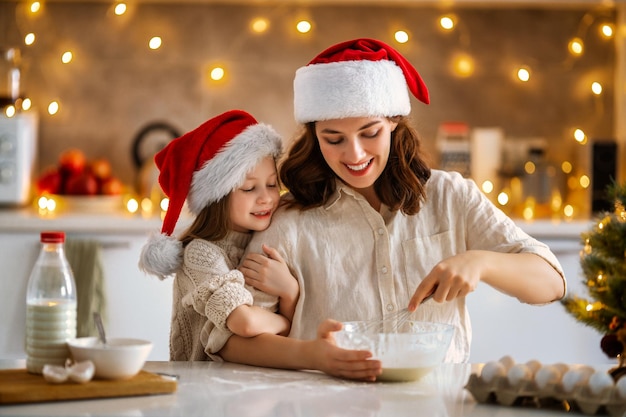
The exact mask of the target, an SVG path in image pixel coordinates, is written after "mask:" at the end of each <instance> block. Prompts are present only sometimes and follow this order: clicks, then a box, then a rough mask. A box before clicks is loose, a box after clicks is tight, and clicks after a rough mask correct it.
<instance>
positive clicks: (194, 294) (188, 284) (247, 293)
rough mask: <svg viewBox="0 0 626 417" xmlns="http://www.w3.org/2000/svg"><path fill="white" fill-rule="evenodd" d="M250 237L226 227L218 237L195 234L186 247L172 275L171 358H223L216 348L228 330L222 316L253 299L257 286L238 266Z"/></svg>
mask: <svg viewBox="0 0 626 417" xmlns="http://www.w3.org/2000/svg"><path fill="white" fill-rule="evenodd" d="M251 236H252V235H251V234H249V233H238V232H230V233H229V234H228V236H226V238H224V239H223V240H221V241H216V242H209V241H206V240H202V239H195V240H193V241H192V242H190V243H189V244H188V245H187V246H186V247H185V251H184V255H183V265H182V267H181V269H180V270H179V271H178V272H177V274H176V278H175V280H174V293H173V306H172V322H171V331H170V360H174V361H181V360H183V361H200V360H219V361H221V360H222V359H221V358H220V357H219V356H217V355H215V353H216V352H219V351H220V349H221V348H222V347H223V346H224V344H225V343H226V341H227V340H228V338H229V337H230V336H231V335H232V333H231V332H230V331H229V330H228V329H227V328H226V318H227V317H228V315H229V314H230V313H231V312H232V311H233V310H234V309H235V308H236V307H238V306H240V305H243V304H248V305H250V304H252V303H253V294H252V293H253V292H255V291H254V289H253V288H248V287H246V286H245V283H244V278H243V275H242V274H241V272H239V271H238V270H237V269H236V267H237V265H238V264H239V261H240V260H241V257H242V255H243V252H244V249H245V247H246V245H247V244H248V242H249V241H250V238H251Z"/></svg>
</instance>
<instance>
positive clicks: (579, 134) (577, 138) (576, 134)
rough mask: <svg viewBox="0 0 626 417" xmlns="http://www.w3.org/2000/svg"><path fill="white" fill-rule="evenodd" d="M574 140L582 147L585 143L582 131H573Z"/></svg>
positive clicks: (585, 137) (585, 138)
mask: <svg viewBox="0 0 626 417" xmlns="http://www.w3.org/2000/svg"><path fill="white" fill-rule="evenodd" d="M574 140H575V141H576V142H578V143H580V144H581V145H584V144H585V143H587V135H585V132H584V131H583V130H582V129H576V130H574Z"/></svg>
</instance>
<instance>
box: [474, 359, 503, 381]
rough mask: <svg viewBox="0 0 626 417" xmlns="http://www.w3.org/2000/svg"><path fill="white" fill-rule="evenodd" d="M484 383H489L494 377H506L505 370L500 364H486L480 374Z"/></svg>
mask: <svg viewBox="0 0 626 417" xmlns="http://www.w3.org/2000/svg"><path fill="white" fill-rule="evenodd" d="M480 376H481V378H482V379H483V381H485V382H491V381H493V379H494V378H495V377H498V376H506V368H505V367H504V365H503V364H502V363H501V362H493V361H491V362H487V363H486V364H485V366H483V369H482V371H481V374H480Z"/></svg>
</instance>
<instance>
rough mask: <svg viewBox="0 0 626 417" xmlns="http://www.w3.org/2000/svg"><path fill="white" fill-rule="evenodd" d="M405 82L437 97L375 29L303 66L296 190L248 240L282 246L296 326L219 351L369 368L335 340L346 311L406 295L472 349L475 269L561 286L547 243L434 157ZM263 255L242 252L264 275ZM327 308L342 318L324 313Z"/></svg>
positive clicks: (454, 349) (536, 287) (354, 316)
mask: <svg viewBox="0 0 626 417" xmlns="http://www.w3.org/2000/svg"><path fill="white" fill-rule="evenodd" d="M407 87H408V90H410V91H411V92H412V93H413V95H414V96H415V97H417V98H418V99H419V100H420V101H422V102H424V103H426V104H427V103H428V102H429V97H428V90H427V88H426V86H425V85H424V82H423V81H422V79H421V77H420V76H419V74H418V73H417V71H416V70H415V69H414V68H413V66H412V65H411V64H410V63H409V62H408V61H406V59H404V57H402V55H400V54H399V53H398V52H397V51H395V50H394V49H392V48H391V47H390V46H388V45H386V44H384V43H382V42H380V41H376V40H373V39H357V40H354V41H348V42H344V43H341V44H338V45H335V46H333V47H331V48H329V49H327V50H326V51H324V52H322V53H321V54H320V55H318V56H317V57H316V58H315V59H313V61H311V62H310V63H309V64H308V65H307V66H305V67H303V68H300V69H299V70H298V71H297V72H296V77H295V80H294V106H295V116H296V119H297V121H298V122H300V123H303V124H304V125H305V131H304V133H303V134H302V135H301V136H300V137H299V138H298V139H297V140H296V141H295V142H294V143H293V145H292V147H291V149H290V151H289V154H288V157H287V158H286V160H285V161H284V163H283V164H282V166H281V167H280V177H281V181H282V182H283V184H284V185H285V186H286V187H287V189H288V190H289V191H290V194H288V195H287V196H286V197H285V203H286V204H285V206H284V207H283V208H282V209H281V210H279V211H278V212H277V213H276V215H275V217H274V220H273V222H272V225H271V226H270V227H269V228H268V229H267V230H266V231H264V232H261V233H258V234H256V235H255V236H254V238H253V239H252V241H251V243H250V245H249V246H248V251H249V252H253V253H261V249H260V248H261V244H267V245H270V246H273V247H275V248H276V249H277V250H278V252H279V253H281V255H282V256H283V258H284V260H285V261H286V262H287V264H288V265H289V267H290V269H291V272H292V273H293V275H294V276H295V277H296V278H297V279H298V282H299V285H300V297H299V301H298V304H297V307H296V311H295V315H294V317H293V322H292V327H291V332H290V337H291V338H292V339H281V338H280V337H278V336H270V335H263V336H261V337H258V338H254V339H248V340H246V341H244V340H242V339H241V338H237V337H231V338H230V339H229V341H228V342H227V344H226V345H225V348H224V349H223V350H222V351H221V356H222V357H223V358H225V359H226V360H229V361H235V362H244V363H249V364H255V365H262V366H273V367H283V368H313V369H319V370H322V371H324V372H327V373H329V374H331V375H336V376H341V377H346V378H356V379H364V380H374V379H375V378H376V376H377V375H378V374H379V373H380V363H379V362H378V361H373V360H367V359H368V358H369V356H368V354H369V352H360V351H345V350H342V349H339V348H338V347H336V346H334V343H333V338H332V332H333V331H336V330H338V329H340V328H341V324H340V323H338V322H337V321H346V320H359V319H360V320H365V319H377V318H378V319H380V318H382V317H383V316H385V315H386V314H389V313H393V312H395V311H397V310H398V309H401V308H404V307H407V306H408V308H409V310H410V311H414V313H413V316H412V318H414V319H417V320H427V321H438V322H447V323H451V324H453V325H454V326H455V330H456V331H455V336H454V339H453V342H452V345H451V346H450V350H449V351H448V354H447V357H446V361H454V362H464V361H467V360H468V358H469V348H470V344H471V326H470V321H469V316H468V313H467V309H466V306H465V296H467V295H468V294H469V293H471V292H472V291H473V290H474V289H475V288H476V286H477V285H478V283H479V282H481V281H482V282H485V283H486V284H488V285H491V286H492V287H494V288H496V289H498V290H500V291H502V292H504V293H506V294H509V295H511V296H513V297H517V298H518V299H519V300H520V301H522V302H526V303H532V304H543V303H548V302H551V301H555V300H558V299H560V298H562V297H563V296H564V295H565V290H566V284H565V279H564V277H563V272H562V269H561V267H560V265H559V263H558V261H557V259H556V257H555V256H554V255H553V254H552V253H551V252H550V250H549V249H548V247H547V246H546V245H544V244H542V243H540V242H538V241H536V240H535V239H533V238H531V237H530V236H528V235H527V234H525V233H524V232H523V231H521V230H520V229H519V228H518V227H517V226H516V225H515V224H514V222H513V221H512V220H511V219H509V218H508V217H507V216H506V215H504V213H502V212H501V211H500V210H498V209H497V208H496V207H495V206H494V205H493V204H492V203H491V202H490V201H489V200H488V199H487V198H485V196H484V195H483V194H482V193H481V192H480V191H479V190H478V188H477V187H476V185H475V184H474V183H473V182H472V181H471V180H466V179H464V178H462V177H461V176H460V175H459V174H457V173H448V172H443V171H438V170H431V169H430V168H429V167H428V166H427V164H426V163H425V162H424V160H423V158H422V155H421V152H420V141H419V138H418V136H417V134H416V132H415V131H414V130H413V129H412V128H411V127H410V126H409V124H408V121H407V118H406V116H407V115H408V114H409V113H410V107H411V106H410V100H409V95H408V92H407ZM264 263H265V259H264V258H263V257H262V256H259V255H252V254H251V255H249V256H248V257H247V258H246V260H245V261H244V263H243V264H242V266H241V267H240V269H241V271H242V272H243V273H244V276H246V282H248V283H249V284H251V285H254V286H256V284H255V283H254V281H255V279H256V278H257V277H258V276H263V268H264ZM431 293H432V294H433V297H432V300H429V301H426V302H425V303H424V304H422V305H420V303H421V302H422V301H423V300H424V299H425V298H426V297H427V296H428V295H430V294H431ZM418 306H419V307H418ZM324 318H332V319H334V320H337V321H334V320H326V321H323V322H322V323H321V324H320V321H322V319H324ZM318 326H319V327H318ZM316 332H317V337H316ZM277 351H279V352H280V354H277V353H276V352H277Z"/></svg>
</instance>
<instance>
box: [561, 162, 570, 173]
mask: <svg viewBox="0 0 626 417" xmlns="http://www.w3.org/2000/svg"><path fill="white" fill-rule="evenodd" d="M561 171H563V172H564V173H565V174H569V173H570V172H572V163H571V162H569V161H563V163H562V164H561Z"/></svg>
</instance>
